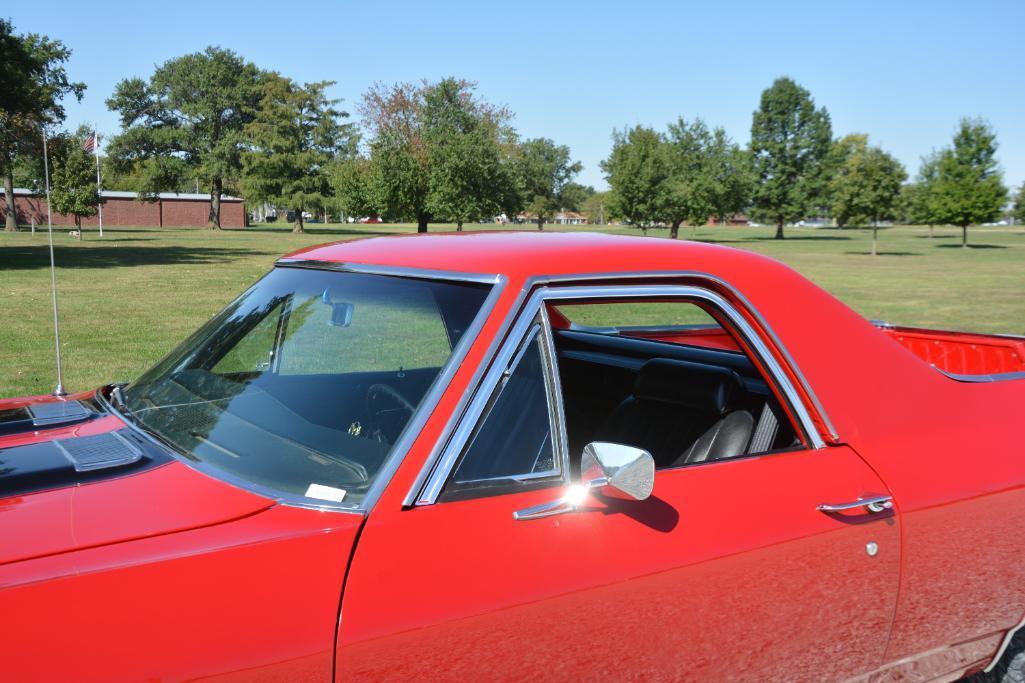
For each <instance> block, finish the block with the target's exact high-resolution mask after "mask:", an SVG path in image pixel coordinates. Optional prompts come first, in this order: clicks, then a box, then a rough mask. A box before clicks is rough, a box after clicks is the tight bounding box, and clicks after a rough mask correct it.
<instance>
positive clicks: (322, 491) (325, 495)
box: [306, 484, 345, 503]
mask: <svg viewBox="0 0 1025 683" xmlns="http://www.w3.org/2000/svg"><path fill="white" fill-rule="evenodd" d="M306 497H307V498H319V499H320V500H330V501H331V502H332V503H341V502H342V499H343V498H345V489H336V488H335V487H334V486H324V485H323V484H310V488H308V489H306Z"/></svg>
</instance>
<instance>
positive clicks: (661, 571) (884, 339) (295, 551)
mask: <svg viewBox="0 0 1025 683" xmlns="http://www.w3.org/2000/svg"><path fill="white" fill-rule="evenodd" d="M298 255H300V256H301V257H303V258H316V259H325V260H332V261H343V262H355V263H367V264H381V265H391V266H410V267H418V268H426V269H435V270H455V271H462V272H476V273H501V274H504V275H505V276H506V277H507V278H508V285H507V288H506V290H505V291H504V292H503V294H502V296H501V297H500V299H499V301H498V303H497V305H496V307H495V310H494V311H493V314H492V317H491V318H490V319H489V320H488V321H487V323H486V325H485V327H484V329H483V331H482V332H481V334H480V336H479V337H478V339H477V340H476V341H475V343H474V344H473V346H472V347H471V349H470V351H469V354H468V356H467V359H466V360H465V362H464V363H463V364H462V365H461V366H460V368H459V369H458V371H457V372H456V374H455V377H454V379H453V381H452V383H451V385H450V387H449V388H448V390H447V391H446V392H445V394H444V396H443V397H442V399H441V401H440V402H439V404H438V405H437V406H436V408H435V409H434V411H433V413H432V415H431V416H430V418H429V419H428V421H427V424H426V425H425V427H424V428H423V430H422V431H421V433H420V435H419V438H418V439H417V440H416V442H415V443H414V445H413V447H412V449H411V450H410V452H409V454H408V455H407V457H406V458H405V460H404V461H403V462H402V463H401V465H400V466H399V469H398V470H397V472H396V473H395V475H394V477H393V479H392V481H391V482H390V484H389V486H388V487H387V488H386V490H385V491H384V494H383V495H382V497H381V499H380V501H379V502H378V504H377V506H376V507H375V508H374V510H373V511H372V512H371V514H370V515H369V518H368V521H367V527H366V529H365V530H364V531H363V532H362V534H361V536H360V541H359V545H358V547H357V549H356V552H355V558H354V561H353V565H352V567H351V570H350V576H349V579H348V581H347V583H346V591H345V596H344V601H343V602H344V604H343V606H344V609H343V611H342V621H341V630H340V632H339V634H338V644H339V648H340V649H339V652H338V673H339V674H340V678H343V679H345V678H354V677H358V678H364V679H370V678H400V677H401V678H409V677H412V676H417V677H421V678H428V679H431V678H435V679H436V678H452V677H455V676H458V675H464V676H467V675H469V676H473V677H474V679H479V678H482V677H483V678H488V679H512V678H517V679H522V678H526V677H534V678H555V677H559V678H570V677H576V678H585V679H586V678H589V677H595V676H597V675H602V676H604V677H612V678H627V677H629V678H650V679H666V680H667V679H678V678H683V677H687V678H696V679H706V680H707V679H712V678H720V677H734V678H735V677H747V678H755V679H759V680H765V679H804V680H822V679H830V678H837V677H844V676H848V675H863V676H869V675H871V676H872V678H873V679H874V680H894V679H899V678H901V677H915V678H918V679H928V678H940V677H944V676H950V675H955V674H956V673H957V672H963V671H965V670H968V669H971V668H973V667H974V668H977V667H978V666H980V665H981V663H983V662H984V661H985V660H986V659H987V658H988V657H990V656H991V655H992V652H993V650H994V649H995V648H996V646H997V644H998V643H999V641H1000V637H1001V632H1002V631H1003V630H1006V629H1007V628H1009V627H1011V626H1012V625H1013V624H1015V623H1016V622H1017V621H1018V620H1019V619H1020V618H1021V616H1022V614H1023V613H1025V599H1023V598H1025V594H1023V591H1022V586H1025V563H1022V562H1021V557H1022V556H1023V551H1025V537H1023V535H1022V534H1021V528H1022V525H1023V523H1025V447H1023V446H1021V445H1020V444H1021V439H1020V438H1019V433H1020V429H1021V424H1020V422H1021V420H1020V414H1021V406H1022V404H1023V398H1025V382H1022V381H1011V382H998V383H985V384H967V383H960V382H956V381H954V380H951V379H949V378H947V377H944V376H943V375H941V374H940V373H938V372H937V371H936V370H935V369H933V368H930V367H929V365H928V363H927V362H923V358H925V359H926V360H928V357H926V356H923V355H922V354H921V353H920V352H918V351H917V350H915V349H912V352H909V350H908V349H907V348H903V347H902V346H901V344H897V343H894V340H893V338H891V335H890V334H888V333H886V332H883V331H880V330H878V329H876V328H875V327H874V326H873V325H871V324H869V323H868V322H866V321H865V320H864V319H862V318H861V317H860V316H858V315H857V314H855V313H854V312H852V311H851V310H850V309H848V308H847V307H846V306H844V305H843V304H841V303H839V302H838V301H837V300H835V299H834V298H833V297H831V296H829V295H828V294H826V293H825V292H824V291H822V290H821V289H819V288H818V287H816V286H814V285H813V284H811V283H809V282H808V281H807V280H805V279H804V278H802V277H801V276H799V275H798V274H796V273H795V272H794V271H792V270H790V269H789V268H787V267H786V266H783V265H781V264H779V263H777V262H775V261H772V260H770V259H767V258H765V257H762V256H758V255H755V254H751V253H747V252H742V251H736V250H732V249H728V248H725V247H719V246H713V245H703V244H691V243H684V242H675V241H670V240H655V239H644V238H623V237H612V236H605V235H599V236H588V235H582V234H541V235H538V234H516V233H488V234H464V235H461V236H455V235H444V236H442V235H431V236H427V237H388V238H379V239H373V240H360V241H355V242H349V243H345V244H341V245H335V246H327V247H319V248H311V249H307V250H303V251H302V252H299V253H298ZM638 271H649V272H650V271H689V272H696V273H708V274H711V275H713V276H714V277H716V278H718V279H721V280H723V281H726V282H728V283H729V284H730V285H731V286H732V287H734V288H736V289H737V290H738V291H739V292H740V293H741V294H743V296H744V297H746V298H747V300H749V301H750V303H751V305H752V306H753V308H754V309H755V310H757V311H758V312H759V313H760V314H761V316H763V317H764V318H765V320H767V321H768V322H769V324H770V325H771V327H772V330H773V331H774V332H775V335H776V336H777V337H778V339H779V341H780V342H781V344H782V346H783V347H785V348H786V350H787V351H788V352H789V354H790V355H791V356H792V357H793V359H794V360H795V361H796V366H797V367H798V368H799V369H800V371H801V372H802V373H803V375H804V376H805V377H806V378H807V381H808V383H809V384H810V386H811V387H813V388H814V391H815V393H816V394H817V396H818V398H819V399H820V401H821V403H822V406H823V408H824V412H825V414H827V415H828V417H829V418H830V420H831V421H832V423H833V424H834V425H835V428H836V431H837V433H838V435H839V441H841V442H843V443H844V444H847V445H846V446H830V447H827V448H824V449H821V450H819V451H802V452H794V453H786V454H773V455H767V456H763V457H759V458H748V459H742V460H734V461H728V462H722V463H713V464H708V465H702V466H697V467H691V468H684V469H680V470H672V471H661V472H659V473H658V474H657V476H656V485H655V492H654V496H655V497H654V498H653V499H651V500H649V501H645V502H643V503H634V504H630V503H622V502H613V501H609V500H605V499H602V498H599V497H596V498H595V499H594V500H593V501H592V505H590V506H589V508H588V509H587V510H585V511H582V512H580V513H577V514H570V515H564V516H560V517H554V518H550V519H542V520H532V521H529V522H516V521H514V520H513V519H512V512H513V511H514V510H517V509H521V508H523V507H526V506H528V505H532V504H536V503H541V502H546V501H548V500H551V499H552V498H553V497H555V496H556V495H558V491H557V490H554V489H553V490H546V491H534V492H530V493H522V494H517V495H506V496H496V497H493V498H484V499H478V500H469V501H463V502H458V503H442V504H438V505H435V506H432V507H426V508H415V509H411V510H409V509H404V508H403V507H402V504H401V501H402V499H403V497H404V496H405V495H406V493H407V491H408V490H409V488H410V486H411V484H412V482H413V480H414V479H415V477H416V475H417V473H418V472H419V471H420V469H421V467H422V466H423V463H424V461H425V460H426V458H427V456H428V454H429V453H430V451H431V449H432V448H433V446H434V444H435V441H436V440H437V439H438V437H439V435H440V433H441V431H442V430H443V429H444V426H445V424H446V423H447V421H448V420H449V418H450V416H451V414H452V412H453V410H454V408H455V406H456V404H457V403H458V401H459V399H460V397H461V396H462V395H463V394H464V393H465V392H466V391H468V390H469V389H470V388H471V387H470V386H469V383H470V381H471V379H472V376H473V373H474V371H475V369H476V368H477V366H478V365H479V363H480V362H481V359H482V358H483V356H484V354H485V351H486V349H487V347H488V346H489V345H490V344H491V342H492V341H493V339H494V336H495V334H496V333H497V331H498V329H499V328H500V326H501V324H502V321H503V320H504V319H505V318H506V317H507V316H509V315H512V314H513V313H514V311H512V310H511V307H512V304H513V302H514V301H515V300H516V299H517V296H518V294H519V290H520V289H521V287H522V286H523V285H524V282H525V280H526V278H528V277H530V276H535V275H558V274H563V273H565V274H587V273H623V274H624V276H623V277H624V278H626V277H627V275H626V274H628V273H633V272H638ZM641 279H643V278H641ZM632 281H639V280H632ZM680 281H685V282H695V283H698V284H703V285H705V286H708V287H711V288H717V285H716V284H715V283H714V282H711V281H708V280H705V279H703V278H702V277H701V276H698V275H693V276H689V277H686V278H681V280H680ZM719 291H720V293H722V294H723V295H724V296H726V297H727V298H731V300H732V301H733V303H734V304H735V305H737V306H739V307H740V309H741V313H742V314H743V315H745V316H746V317H748V319H749V320H750V321H751V322H752V324H754V325H755V326H756V328H757V327H759V324H758V320H757V319H756V318H755V316H754V315H753V313H752V311H750V310H747V309H746V308H745V304H744V302H743V301H740V300H738V299H735V298H733V295H732V294H731V293H730V292H729V291H727V290H721V289H720V290H719ZM901 333H903V332H901ZM760 334H761V335H762V337H763V341H765V342H766V343H767V345H768V346H769V349H770V353H772V354H773V355H774V356H775V357H776V359H777V360H778V361H780V362H781V363H783V364H784V366H785V371H786V372H788V374H790V375H791V376H793V377H796V369H795V368H793V367H790V366H787V365H786V358H785V355H784V354H783V352H782V348H780V347H778V346H777V345H776V344H775V342H774V341H773V339H772V338H771V337H770V335H768V333H767V332H766V331H765V330H761V331H760ZM927 335H933V337H932V338H931V341H940V342H941V346H942V345H946V348H947V349H948V351H949V350H950V349H957V348H958V346H955V345H954V344H957V345H962V344H963V343H964V342H968V343H969V344H972V343H977V342H986V341H992V339H993V338H989V337H983V338H977V339H976V340H975V341H972V340H967V339H964V338H963V337H959V338H958V339H955V340H943V339H938V338H936V337H935V333H927ZM929 340H930V339H927V340H926V341H929ZM948 342H949V343H948ZM1002 343H1003V342H1001V343H1000V344H997V346H1001V344H1002ZM1002 348H1007V347H1002ZM916 353H917V354H918V356H916ZM945 353H947V352H945ZM998 353H1004V352H1003V351H999V352H998ZM948 355H949V353H948ZM997 362H998V361H991V360H989V359H986V360H983V361H979V362H977V363H975V364H974V365H966V366H965V367H967V368H974V370H969V371H973V372H981V371H982V370H983V369H985V368H990V367H995V365H994V364H995V363H997ZM1000 362H1002V361H1000ZM5 405H6V406H10V405H14V404H11V403H7V404H3V403H0V407H3V406H5ZM808 407H809V410H811V411H812V413H813V418H814V419H815V420H816V423H817V424H819V425H820V426H821V431H822V437H823V438H824V439H826V440H827V441H830V440H833V439H832V437H831V435H830V434H829V433H828V432H827V430H826V428H825V419H824V416H823V415H819V414H817V413H816V411H815V410H814V407H813V406H811V405H810V404H809V405H808ZM90 424H91V425H94V427H90V428H103V429H109V428H114V427H115V426H116V425H115V423H113V422H112V423H109V424H108V423H107V422H101V421H97V422H95V423H86V425H90ZM86 425H82V426H81V428H82V429H85V428H86ZM51 437H52V434H51V435H48V434H46V433H40V434H39V435H35V436H31V437H22V438H23V439H24V438H28V439H29V440H31V439H36V438H51ZM5 443H12V442H5ZM89 487H96V488H94V489H90V490H89V491H85V490H86V489H89ZM101 487H108V488H101ZM880 490H882V491H888V492H890V493H891V494H892V495H893V497H894V499H895V501H896V504H897V510H896V511H895V514H891V515H887V516H886V517H885V518H871V519H868V520H865V521H864V522H863V523H853V522H855V521H859V520H850V519H849V520H840V519H836V518H832V517H828V516H826V515H824V514H822V513H820V512H817V511H816V510H815V505H817V504H818V503H822V502H843V501H846V500H851V499H853V498H855V497H857V496H858V495H860V494H864V493H873V492H879V491H880ZM79 502H81V503H82V504H83V507H82V508H81V509H79ZM269 504H270V503H269V501H265V500H263V499H260V498H259V497H256V496H251V495H250V494H247V493H244V492H240V491H238V490H237V489H234V488H232V487H229V486H227V485H225V484H220V483H218V482H215V481H214V480H211V479H208V478H206V477H205V476H204V475H200V474H198V473H196V472H193V471H191V470H189V469H188V468H186V467H185V466H183V465H180V464H174V465H168V466H165V467H162V468H159V469H156V470H152V471H150V472H147V473H142V474H139V475H135V476H132V477H124V478H121V479H116V480H110V481H108V482H103V483H96V484H89V485H85V486H81V487H78V490H77V492H74V493H68V492H44V493H41V494H33V495H32V496H23V497H21V498H14V499H3V500H0V545H3V544H7V547H4V548H2V549H0V555H3V556H6V557H8V558H10V559H11V560H13V559H14V558H16V557H22V558H27V557H31V558H34V559H23V560H21V561H10V562H8V564H4V565H0V587H3V588H4V590H2V591H0V614H4V615H5V624H6V625H7V628H6V629H5V631H4V633H3V634H2V635H3V638H0V643H3V645H2V647H3V648H4V655H5V658H4V659H5V667H6V668H5V675H10V676H12V677H13V678H14V679H16V680H17V679H33V678H35V679H40V678H48V679H54V678H56V679H77V680H82V679H89V678H96V679H101V678H102V679H140V678H145V677H160V678H166V679H183V678H194V677H202V676H211V677H218V676H221V677H228V678H231V677H235V678H239V679H250V678H256V677H260V678H262V679H268V680H269V679H281V680H295V679H300V678H318V679H324V678H328V677H329V676H330V672H331V657H332V643H333V642H334V639H335V625H336V619H337V615H338V600H339V595H340V594H341V586H342V580H343V577H344V575H345V566H346V562H347V558H348V556H349V552H350V550H351V548H352V544H353V542H354V538H355V535H356V532H357V529H358V527H359V524H360V518H359V517H357V516H353V515H347V514H341V513H324V512H317V511H312V510H299V509H289V508H282V507H278V506H275V507H270V508H268V509H264V508H266V506H267V505H269ZM179 508H180V509H179ZM12 539H13V540H12ZM130 539H134V540H130ZM869 540H874V541H876V542H877V543H878V544H879V546H880V553H879V555H878V556H877V557H874V558H870V557H868V555H867V553H866V552H865V543H866V542H867V541H869ZM898 566H899V571H898ZM10 615H16V616H15V617H11V616H10ZM54 652H59V653H60V656H59V657H55V656H53V653H54Z"/></svg>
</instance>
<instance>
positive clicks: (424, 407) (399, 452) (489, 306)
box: [360, 275, 508, 510]
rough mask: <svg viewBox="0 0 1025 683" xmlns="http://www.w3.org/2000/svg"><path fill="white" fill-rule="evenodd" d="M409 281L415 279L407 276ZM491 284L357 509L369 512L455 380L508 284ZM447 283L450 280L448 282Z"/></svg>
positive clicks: (497, 278)
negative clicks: (409, 278)
mask: <svg viewBox="0 0 1025 683" xmlns="http://www.w3.org/2000/svg"><path fill="white" fill-rule="evenodd" d="M410 277H416V276H415V275H410ZM494 277H495V284H494V286H493V287H492V288H491V291H490V292H488V296H487V297H486V298H485V299H484V303H483V304H481V307H480V310H479V311H477V315H476V316H474V318H473V322H472V323H470V325H469V327H467V328H466V331H465V332H463V335H462V336H461V337H460V338H459V341H458V342H457V343H456V346H455V348H453V349H452V353H451V355H449V358H448V362H447V363H445V367H444V368H442V370H441V372H440V373H438V376H437V377H435V378H434V381H433V382H432V383H431V386H430V388H429V389H428V390H427V393H426V394H424V397H423V399H422V400H421V401H420V405H419V406H418V407H417V410H416V413H414V414H413V416H412V417H411V418H410V419H409V422H408V423H406V427H405V429H403V430H402V433H401V434H400V435H399V438H398V439H397V440H396V441H395V445H394V446H392V450H391V454H390V455H389V456H388V459H387V460H386V461H385V462H384V464H383V465H381V469H380V470H378V472H377V476H375V477H374V483H373V484H371V486H370V488H369V489H367V493H366V495H365V496H364V497H363V502H362V504H361V506H360V507H361V508H363V509H365V510H370V509H371V508H373V507H374V504H375V503H377V499H378V498H380V497H381V493H382V492H383V491H384V489H385V487H386V486H387V485H388V483H389V482H390V481H391V478H392V476H393V475H394V474H395V471H396V470H397V469H398V468H399V465H400V464H401V463H402V461H403V460H404V459H405V457H406V454H407V453H408V452H409V449H410V448H411V447H412V446H413V442H414V441H416V439H417V437H419V436H420V432H421V430H423V427H424V425H425V424H427V419H428V418H429V417H430V416H431V413H433V412H434V409H435V408H436V407H437V405H438V401H440V400H441V397H442V395H443V394H444V393H445V390H446V389H448V385H449V384H450V383H451V382H452V378H453V377H454V376H455V374H456V371H457V370H459V367H460V366H461V365H462V364H463V361H464V360H465V359H466V354H467V353H468V352H469V351H470V347H471V346H472V345H473V342H474V341H476V339H477V337H478V336H479V335H480V331H481V329H482V328H483V327H484V323H486V322H487V320H488V318H489V317H491V312H492V310H493V309H494V308H495V304H496V303H498V300H499V298H501V296H502V291H503V290H504V289H505V285H506V283H507V282H508V280H507V279H506V277H505V276H504V275H496V276H494ZM449 279H451V278H449Z"/></svg>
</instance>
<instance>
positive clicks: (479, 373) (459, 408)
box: [402, 270, 841, 507]
mask: <svg viewBox="0 0 1025 683" xmlns="http://www.w3.org/2000/svg"><path fill="white" fill-rule="evenodd" d="M664 279H673V280H679V279H696V280H702V281H704V282H707V283H711V284H713V285H715V286H717V287H720V288H722V289H723V290H725V291H727V292H729V293H730V295H731V296H733V297H735V298H736V299H737V300H738V301H739V302H740V303H741V304H742V305H743V306H744V307H745V308H746V309H747V311H748V312H749V313H750V314H751V315H752V316H753V317H754V319H755V321H756V322H757V323H758V325H759V327H761V328H762V330H763V331H764V332H765V334H766V335H767V336H768V337H769V340H770V341H771V342H772V343H773V344H774V345H775V346H776V348H778V349H779V351H780V353H781V354H782V356H783V359H784V360H785V361H786V362H787V365H788V366H789V367H790V370H791V371H792V372H793V373H794V376H795V377H796V379H797V381H798V383H800V385H801V388H802V389H803V390H804V393H805V395H806V396H807V397H808V399H809V400H810V401H811V404H812V406H813V407H814V408H815V410H816V412H817V413H818V415H819V418H820V419H821V420H822V422H823V425H824V426H825V428H826V433H827V434H828V435H829V438H830V442H831V443H840V442H841V439H840V435H839V433H838V432H837V430H836V428H835V427H834V426H833V423H832V421H831V420H830V419H829V415H828V414H827V413H826V411H825V408H823V407H822V404H821V402H820V401H819V399H818V396H816V394H815V391H814V390H813V389H812V387H811V385H810V384H808V380H807V379H806V378H805V377H804V374H803V373H802V372H801V370H800V368H799V367H798V366H797V363H796V362H795V361H794V359H793V357H792V356H791V355H790V352H789V351H787V349H786V347H785V346H784V345H783V342H782V341H780V339H779V337H778V336H777V335H776V333H775V332H774V331H773V329H772V328H771V327H770V326H769V324H768V323H767V322H766V320H765V318H764V317H762V315H761V313H759V311H758V310H757V309H756V308H754V306H752V305H751V302H750V301H748V300H747V298H746V297H744V296H743V295H742V294H741V293H740V292H738V291H737V290H736V289H735V288H734V287H733V286H731V285H730V284H729V283H728V282H726V281H725V280H723V279H721V278H718V277H716V276H714V275H712V274H710V273H706V272H703V271H699V270H678V271H665V270H655V271H629V272H621V273H573V274H563V275H535V276H531V277H528V278H526V279H525V280H524V282H523V285H522V286H521V287H520V291H519V292H518V293H517V295H516V299H515V301H513V303H512V305H511V306H510V308H509V313H508V314H507V315H506V316H505V317H504V318H503V320H502V324H501V326H500V327H499V329H498V330H497V331H496V332H495V336H494V338H493V339H492V340H491V344H490V345H489V346H488V349H487V351H486V352H485V354H484V357H483V358H482V359H481V362H480V363H479V364H478V365H477V367H476V368H475V369H474V371H473V376H472V377H471V378H470V384H469V385H468V386H469V390H467V391H465V392H463V394H462V395H461V396H460V398H459V402H458V403H457V404H456V407H455V409H454V410H453V412H452V414H451V415H450V416H449V419H448V421H447V422H446V423H445V427H444V428H443V429H442V431H441V433H440V435H439V436H438V440H437V441H436V442H435V444H434V446H433V448H432V449H431V452H430V454H429V455H428V457H427V461H426V462H425V463H424V465H423V467H422V468H421V469H420V472H419V473H418V474H417V476H416V479H414V481H413V484H412V486H410V487H409V491H407V492H406V497H405V498H403V500H402V504H403V506H405V507H411V506H413V505H416V503H417V500H418V498H419V496H420V494H421V493H422V492H423V490H424V486H425V485H426V483H427V480H428V478H429V477H430V476H431V474H432V473H433V472H434V470H435V468H436V467H437V466H438V460H439V459H440V458H441V454H442V451H443V450H444V447H445V444H446V443H448V441H449V439H450V438H451V437H452V432H453V431H454V430H455V429H456V426H457V424H458V423H459V420H460V418H461V417H462V415H463V414H464V413H465V412H466V410H467V408H468V406H469V404H470V401H471V399H472V398H473V395H474V391H475V389H476V388H477V387H478V386H479V385H480V382H481V378H482V377H483V376H484V373H485V371H486V370H487V369H488V368H489V367H490V364H491V362H492V361H493V360H494V359H495V357H496V355H497V354H498V350H499V348H500V347H501V346H502V343H503V341H504V340H505V337H506V335H507V334H508V332H509V330H510V329H511V328H512V325H513V323H514V322H515V320H516V314H517V312H518V311H519V309H520V308H521V307H522V306H523V303H524V301H526V299H527V296H528V295H529V294H530V293H531V292H532V291H533V290H534V288H535V287H538V286H541V285H561V284H568V283H580V284H585V283H589V282H601V281H610V280H622V281H623V282H624V286H629V285H631V284H637V283H638V282H639V281H643V280H664ZM815 433H817V432H815Z"/></svg>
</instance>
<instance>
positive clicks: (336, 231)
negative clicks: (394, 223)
mask: <svg viewBox="0 0 1025 683" xmlns="http://www.w3.org/2000/svg"><path fill="white" fill-rule="evenodd" d="M222 232H238V233H248V232H266V233H271V234H274V235H294V234H302V235H346V236H352V235H365V236H378V235H404V234H408V233H407V232H405V231H402V230H361V229H357V228H317V227H312V228H311V227H310V226H306V229H305V230H304V231H303V232H302V233H293V232H292V230H291V229H289V228H265V227H254V226H250V227H248V228H232V229H230V230H228V229H226V230H223V231H222Z"/></svg>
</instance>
